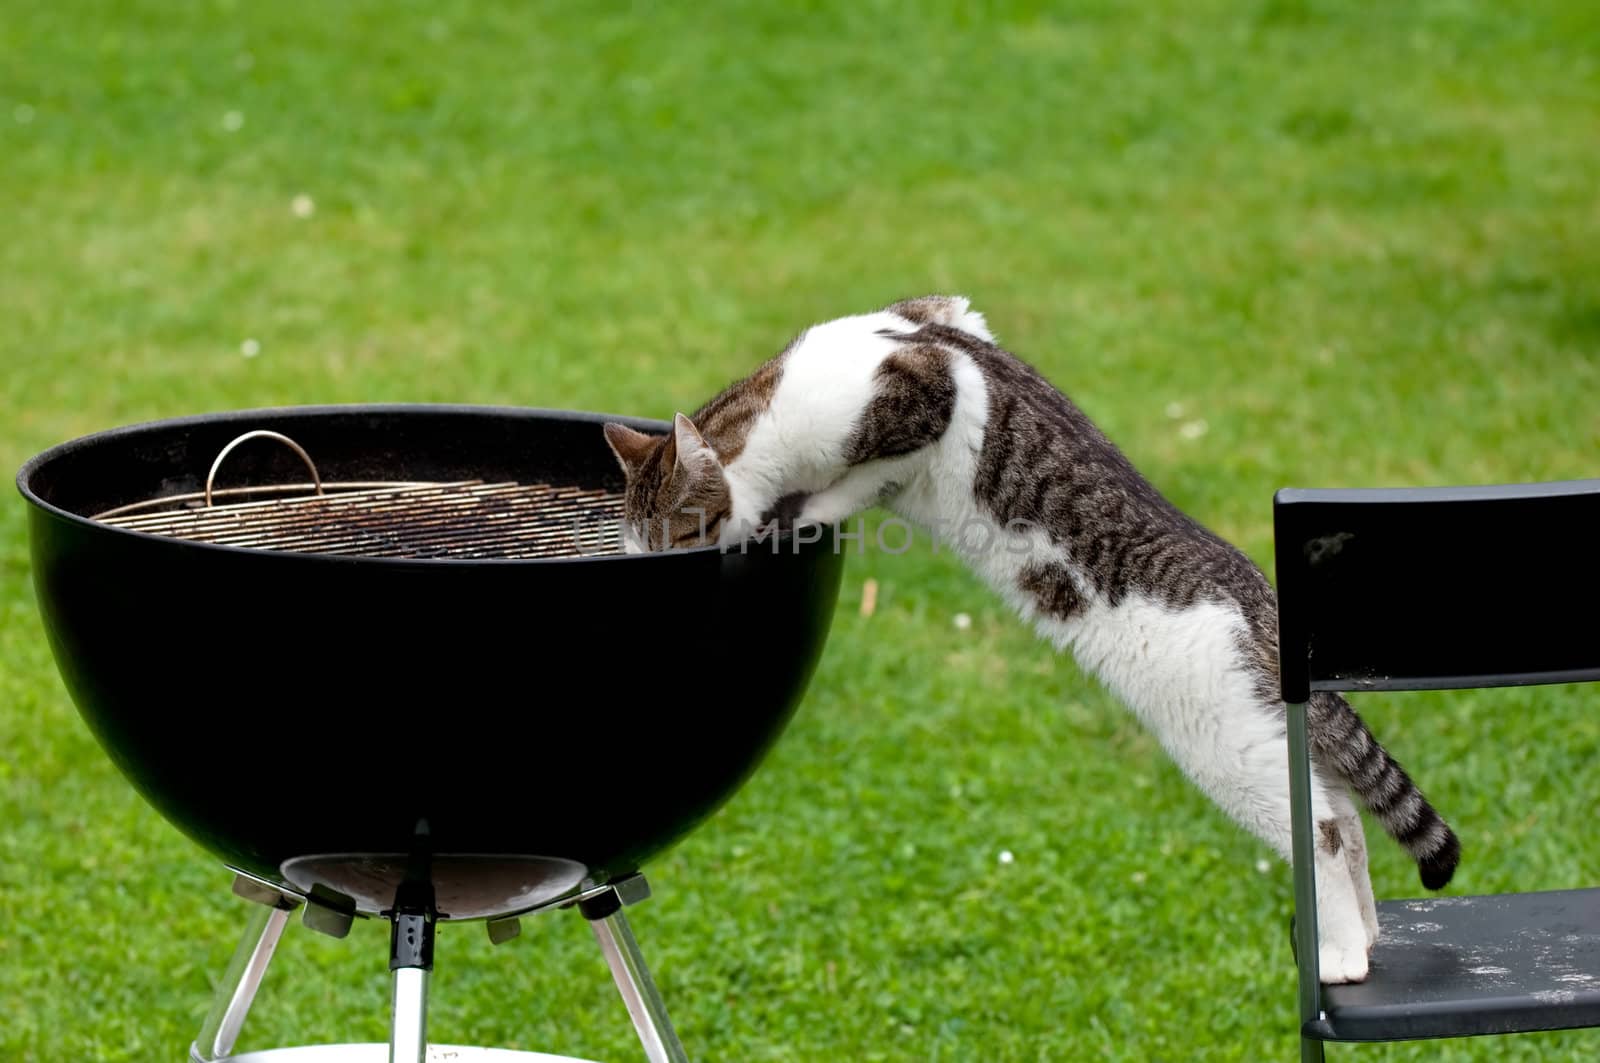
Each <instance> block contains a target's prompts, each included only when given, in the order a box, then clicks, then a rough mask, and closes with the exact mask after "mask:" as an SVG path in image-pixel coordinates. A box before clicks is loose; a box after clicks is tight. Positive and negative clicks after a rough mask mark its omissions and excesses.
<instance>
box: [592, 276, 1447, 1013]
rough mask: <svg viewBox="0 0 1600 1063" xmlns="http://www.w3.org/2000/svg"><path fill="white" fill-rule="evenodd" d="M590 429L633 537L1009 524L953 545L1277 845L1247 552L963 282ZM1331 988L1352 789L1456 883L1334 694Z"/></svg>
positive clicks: (1319, 871) (1328, 768) (1367, 922)
mask: <svg viewBox="0 0 1600 1063" xmlns="http://www.w3.org/2000/svg"><path fill="white" fill-rule="evenodd" d="M605 435H606V439H607V440H608V442H609V443H610V445H611V448H612V450H613V451H614V452H615V453H616V456H617V458H618V460H620V461H621V463H622V466H623V469H624V470H625V472H626V477H627V487H626V500H625V506H624V541H625V548H626V549H628V550H629V551H631V552H638V551H643V550H661V549H671V548H674V547H688V546H700V545H706V544H710V543H720V544H722V545H723V546H724V547H725V548H726V547H727V546H729V545H731V544H738V543H740V542H747V540H748V538H749V537H750V536H752V535H753V534H756V533H757V532H758V530H760V529H764V528H767V527H768V526H769V522H770V521H773V520H779V521H784V522H798V523H799V524H807V523H812V522H815V523H820V524H832V523H835V522H838V521H843V520H845V519H846V518H848V517H850V516H852V515H853V514H855V513H857V512H858V511H860V510H863V509H866V508H868V507H870V506H873V505H882V506H884V507H886V508H888V509H890V510H892V511H893V512H895V513H897V514H899V515H900V516H902V517H903V518H905V519H906V520H908V521H911V522H913V523H919V524H922V525H923V526H925V527H927V526H931V527H937V528H944V529H948V528H959V527H963V526H973V525H980V526H987V527H988V528H990V529H1010V531H1011V533H1012V534H1011V535H1010V536H1008V537H1007V539H1006V546H1005V547H1004V548H1001V547H999V546H998V545H996V541H995V538H994V537H993V536H980V535H970V536H955V537H952V538H951V540H950V547H951V549H952V550H954V551H955V552H956V553H958V554H960V555H961V556H963V558H964V560H965V561H966V562H967V563H968V564H969V565H970V566H971V567H972V568H973V569H974V570H975V571H976V572H977V573H978V574H979V575H980V576H981V577H982V578H983V579H985V580H986V581H987V582H988V583H989V584H990V585H991V586H992V587H994V588H995V589H996V590H997V591H998V592H999V593H1000V594H1001V595H1003V596H1004V597H1005V598H1006V599H1007V600H1008V601H1009V602H1010V603H1011V604H1012V605H1013V606H1014V607H1015V608H1016V609H1017V610H1018V611H1019V612H1020V613H1021V615H1022V616H1023V617H1024V618H1025V619H1027V620H1029V621H1031V622H1032V623H1033V625H1034V627H1035V628H1036V629H1037V631H1038V632H1039V633H1040V634H1041V635H1042V636H1043V637H1045V638H1046V639H1048V640H1049V641H1050V642H1052V643H1054V644H1055V646H1056V647H1057V649H1059V650H1066V649H1068V648H1070V649H1071V651H1072V653H1073V656H1074V657H1075V658H1076V659H1077V661H1078V663H1079V664H1080V666H1081V667H1082V668H1083V669H1084V670H1085V671H1087V672H1089V673H1090V674H1092V675H1095V676H1097V677H1098V678H1099V679H1100V680H1101V681H1102V682H1104V683H1105V684H1106V685H1107V686H1108V687H1109V688H1110V689H1111V690H1112V692H1113V693H1115V694H1116V695H1117V696H1118V697H1119V698H1120V699H1121V700H1122V701H1123V703H1124V704H1126V705H1127V706H1128V707H1129V708H1130V709H1131V710H1132V711H1133V712H1134V713H1135V714H1136V715H1137V717H1138V718H1139V719H1140V720H1141V721H1142V722H1143V724H1144V725H1145V726H1146V727H1148V728H1149V729H1150V731H1151V732H1152V733H1153V734H1154V735H1155V736H1156V737H1157V739H1158V740H1159V741H1160V743H1161V745H1162V747H1163V748H1164V749H1165V750H1166V751H1167V754H1168V755H1169V756H1171V757H1172V759H1173V760H1174V762H1175V763H1176V764H1177V765H1178V766H1179V767H1180V768H1181V769H1182V771H1183V772H1184V774H1185V775H1186V776H1187V777H1188V778H1189V779H1191V780H1192V781H1193V782H1194V783H1195V784H1196V785H1197V786H1198V787H1199V788H1200V789H1201V790H1203V791H1204V792H1205V793H1206V794H1208V795H1209V796H1210V797H1211V798H1212V800H1213V801H1215V802H1216V804H1217V805H1218V806H1220V808H1221V809H1222V810H1223V811H1224V812H1225V813H1227V814H1228V815H1229V816H1230V817H1231V818H1232V819H1233V820H1234V821H1236V822H1237V823H1239V824H1240V825H1242V826H1243V827H1244V828H1246V829H1247V830H1249V831H1251V832H1253V833H1254V834H1255V835H1257V836H1258V837H1260V838H1261V839H1262V840H1263V841H1265V842H1266V843H1267V844H1268V845H1269V846H1271V847H1272V848H1273V849H1274V850H1275V851H1276V852H1277V853H1278V854H1279V855H1280V856H1281V857H1282V858H1284V859H1285V860H1287V859H1289V852H1290V818H1289V773H1288V761H1287V744H1286V736H1285V723H1284V706H1283V702H1282V700H1281V699H1280V697H1279V694H1278V656H1277V614H1276V608H1277V607H1276V599H1275V597H1274V594H1273V591H1272V587H1271V585H1270V583H1269V582H1268V581H1267V578H1266V576H1265V575H1264V574H1263V573H1262V572H1261V571H1260V570H1259V569H1258V568H1257V567H1256V566H1255V565H1254V564H1252V563H1251V562H1250V560H1249V559H1248V558H1247V557H1246V556H1245V555H1244V554H1243V553H1242V552H1240V551H1239V550H1237V549H1236V548H1234V547H1233V546H1231V545H1230V544H1228V543H1227V542H1225V541H1223V540H1222V539H1220V538H1218V537H1217V536H1216V535H1214V534H1212V533H1211V532H1209V531H1208V530H1206V529H1205V528H1204V527H1202V526H1201V525H1199V524H1198V523H1196V522H1195V521H1194V520H1192V519H1191V518H1189V517H1188V516H1186V515H1185V514H1184V513H1183V512H1181V511H1180V510H1179V509H1178V508H1177V507H1176V506H1174V505H1173V504H1172V503H1171V502H1169V501H1168V500H1167V499H1165V498H1164V497H1163V496H1162V495H1161V494H1160V493H1159V492H1158V491H1157V490H1156V489H1155V488H1154V487H1153V486H1152V485H1151V484H1150V483H1149V482H1148V481H1147V480H1146V479H1145V478H1144V477H1143V476H1141V475H1140V474H1139V473H1138V471H1137V470H1136V469H1135V468H1134V467H1133V465H1132V464H1131V463H1130V462H1129V460H1128V459H1127V458H1126V457H1125V456H1124V455H1123V454H1122V453H1121V452H1120V451H1119V450H1118V449H1117V448H1116V447H1115V446H1114V445H1113V444H1112V443H1111V442H1110V441H1109V440H1108V439H1107V438H1106V437H1105V436H1104V435H1103V434H1102V433H1101V432H1100V431H1099V429H1097V428H1096V427H1095V426H1094V425H1093V424H1092V423H1091V422H1090V421H1089V419H1088V418H1087V417H1086V416H1085V415H1084V414H1083V413H1082V412H1081V411H1080V410H1079V409H1078V408H1077V407H1076V406H1075V405H1074V404H1073V403H1072V402H1071V401H1070V400H1069V399H1068V398H1067V397H1066V396H1065V395H1063V394H1062V393H1061V392H1060V391H1058V390H1057V389H1056V388H1055V387H1053V386H1051V384H1050V383H1049V382H1048V381H1046V380H1045V379H1044V378H1043V377H1041V376H1040V375H1039V374H1038V373H1037V372H1036V371H1034V370H1033V369H1032V368H1031V367H1029V366H1028V365H1026V364H1024V363H1023V362H1022V361H1020V360H1019V359H1017V358H1016V357H1014V356H1013V355H1011V354H1010V353H1008V352H1007V351H1005V350H1003V349H1002V348H1001V347H999V346H998V345H997V344H996V343H995V340H994V337H993V336H992V335H991V334H990V332H989V329H988V327H987V325H986V324H985V322H984V319H983V317H982V315H980V314H978V313H976V312H974V311H973V310H972V309H971V308H970V304H969V302H968V300H967V299H965V298H962V297H959V296H928V297H924V298H920V299H910V300H906V301H904V302H900V303H896V304H894V305H893V306H890V307H888V308H886V309H884V310H881V311H878V312H875V313H869V314H861V315H855V316H850V317H844V318H839V319H837V320H834V321H829V322H826V323H824V324H819V325H816V326H814V327H812V328H809V329H807V330H806V331H805V332H803V333H802V334H801V335H800V336H799V337H797V338H796V339H795V340H794V341H793V342H792V343H791V344H790V345H789V346H788V347H787V348H786V349H785V350H784V351H783V352H782V353H781V354H779V355H778V356H777V357H775V358H773V359H772V360H770V361H768V362H767V363H766V364H764V365H762V366H761V367H760V368H759V369H757V370H756V372H755V373H754V374H752V375H751V376H750V377H748V378H746V379H745V380H742V381H740V382H738V383H736V384H734V385H732V386H731V387H729V388H727V389H726V390H724V391H723V392H722V393H721V394H720V395H718V396H717V397H716V398H714V399H712V400H711V401H710V402H709V403H707V404H706V405H705V406H704V407H702V408H701V409H700V410H699V411H698V412H696V413H695V415H694V416H693V417H692V418H691V417H685V416H684V415H683V414H681V413H680V414H678V415H677V416H676V417H675V418H674V422H673V431H672V432H670V433H669V434H667V435H665V436H652V435H646V434H643V433H640V432H636V431H633V430H631V429H629V428H626V427H623V426H621V425H617V424H608V425H607V426H606V428H605ZM1307 711H1308V723H1309V729H1310V745H1311V751H1312V758H1313V763H1314V771H1313V778H1312V790H1313V794H1312V809H1313V813H1314V816H1315V822H1316V824H1317V826H1318V833H1317V838H1318V843H1317V846H1316V868H1315V871H1316V886H1317V899H1318V907H1317V911H1318V917H1319V918H1318V922H1319V931H1320V940H1321V943H1322V944H1321V950H1320V956H1319V960H1320V963H1321V970H1322V977H1323V980H1324V981H1325V982H1330V983H1331V982H1352V981H1361V980H1363V979H1365V978H1366V976H1367V967H1368V956H1369V952H1370V949H1371V947H1372V944H1373V942H1374V941H1375V940H1376V939H1377V935H1378V924H1377V916H1376V912H1375V910H1374V905H1373V894H1372V886H1371V883H1370V880H1369V877H1368V872H1367V851H1366V842H1365V838H1364V836H1363V832H1362V825H1361V820H1360V818H1359V816H1358V815H1357V812H1356V807H1355V805H1354V803H1353V802H1352V800H1351V794H1352V793H1353V794H1355V795H1356V796H1358V797H1359V798H1360V799H1361V801H1362V802H1363V803H1364V804H1365V805H1366V807H1367V808H1368V809H1370V810H1371V811H1372V813H1373V814H1374V815H1375V816H1376V817H1377V818H1378V820H1379V821H1380V822H1381V823H1382V824H1383V826H1384V828H1385V829H1386V830H1387V831H1388V832H1389V833H1390V834H1391V835H1393V837H1394V838H1395V839H1396V840H1397V841H1398V842H1399V844H1400V845H1401V846H1402V847H1404V848H1405V850H1406V851H1407V852H1408V853H1410V855H1411V856H1412V857H1413V858H1414V859H1415V860H1416V862H1417V865H1418V868H1419V871H1420V874H1421V878H1422V882H1423V885H1424V886H1426V887H1428V888H1429V889H1440V888H1442V887H1443V886H1444V885H1445V884H1446V883H1448V882H1449V881H1450V877H1451V875H1452V874H1453V873H1454V871H1455V867H1456V863H1457V861H1458V859H1459V857H1460V844H1459V842H1458V840H1457V838H1456V836H1455V835H1454V833H1452V832H1451V830H1450V828H1449V827H1448V826H1447V825H1446V824H1445V822H1444V821H1443V820H1442V819H1441V818H1440V816H1439V814H1438V813H1437V812H1435V811H1434V809H1433V808H1432V806H1430V805H1429V803H1428V802H1427V800H1426V799H1424V797H1423V796H1422V794H1421V793H1420V792H1419V791H1418V789H1417V787H1416V786H1415V785H1414V784H1413V783H1412V781H1411V779H1410V778H1409V777H1407V775H1406V773H1405V771H1404V770H1402V769H1401V767H1400V766H1399V765H1398V764H1397V763H1396V762H1395V761H1394V760H1393V759H1392V758H1390V756H1389V755H1388V753H1387V752H1385V750H1384V749H1383V747H1382V746H1380V745H1379V744H1378V742H1377V740H1376V739H1375V738H1373V736H1372V734H1371V732H1370V731H1368V729H1367V727H1366V725H1365V724H1364V723H1362V721H1361V720H1360V718H1359V717H1357V715H1356V713H1355V711H1354V710H1353V709H1351V707H1350V705H1349V704H1348V703H1347V702H1346V701H1345V700H1344V699H1343V698H1340V697H1338V696H1337V695H1334V694H1328V693H1316V694H1313V695H1312V700H1311V702H1310V703H1309V705H1308V708H1307Z"/></svg>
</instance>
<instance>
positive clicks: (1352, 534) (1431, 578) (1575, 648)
mask: <svg viewBox="0 0 1600 1063" xmlns="http://www.w3.org/2000/svg"><path fill="white" fill-rule="evenodd" d="M1273 523H1274V535H1275V539H1276V551H1277V584H1278V628H1279V645H1280V647H1281V650H1282V660H1281V662H1280V668H1281V673H1282V688H1283V689H1282V693H1283V698H1284V700H1285V701H1287V702H1290V703H1292V704H1299V703H1301V702H1304V701H1305V700H1306V699H1307V698H1308V697H1309V696H1310V692H1311V691H1313V690H1339V691H1352V690H1423V689H1450V688H1465V687H1491V686H1513V685H1532V684H1541V683H1567V682H1582V681H1592V680H1600V480H1575V481H1565V482H1557V483H1538V484H1512V485H1506V486H1493V487H1430V488H1362V489H1331V490H1298V489H1287V488H1286V489H1284V490H1281V491H1279V492H1278V493H1277V494H1276V495H1275V496H1274V498H1273Z"/></svg>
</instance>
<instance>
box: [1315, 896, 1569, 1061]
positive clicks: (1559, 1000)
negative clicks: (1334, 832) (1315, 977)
mask: <svg viewBox="0 0 1600 1063" xmlns="http://www.w3.org/2000/svg"><path fill="white" fill-rule="evenodd" d="M1378 925H1379V928H1380V931H1381V932H1380V934H1379V937H1378V943H1377V944H1376V945H1375V946H1374V947H1373V950H1372V963H1371V970H1370V973H1369V974H1368V976H1367V980H1366V981H1365V982H1361V983H1359V984H1355V985H1332V986H1325V987H1324V988H1323V1015H1324V1017H1323V1018H1322V1019H1321V1020H1318V1021H1313V1022H1309V1023H1306V1025H1305V1031H1304V1032H1305V1034H1306V1036H1308V1037H1312V1038H1316V1039H1318V1040H1323V1041H1402V1040H1420V1039H1424V1038H1438V1037H1471V1036H1476V1035H1480V1034H1505V1033H1524V1032H1528V1031H1534V1030H1562V1029H1575V1028H1580V1027H1590V1026H1600V888H1593V889H1577V890H1553V891H1546V892H1536V893H1505V894H1496V895H1490V896H1477V897H1427V898H1420V899H1417V900H1396V901H1380V902H1379V903H1378Z"/></svg>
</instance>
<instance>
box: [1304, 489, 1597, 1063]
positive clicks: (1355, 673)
mask: <svg viewBox="0 0 1600 1063" xmlns="http://www.w3.org/2000/svg"><path fill="white" fill-rule="evenodd" d="M1273 518H1274V537H1275V547H1276V555H1277V583H1278V610H1279V615H1278V624H1279V631H1278V640H1279V649H1280V657H1281V668H1282V688H1283V690H1282V693H1283V700H1284V702H1285V703H1286V705H1287V706H1288V731H1289V766H1290V772H1289V774H1290V794H1291V804H1292V810H1293V816H1294V843H1293V846H1294V847H1293V866H1294V908H1295V917H1294V921H1293V939H1294V946H1295V947H1294V954H1295V962H1296V966H1297V967H1298V969H1299V980H1300V1038H1301V1041H1300V1044H1301V1053H1300V1057H1301V1059H1302V1061H1313V1060H1314V1061H1320V1060H1321V1059H1322V1058H1323V1044H1324V1042H1327V1041H1410V1040H1424V1039H1432V1038H1453V1037H1471V1036H1477V1035H1484V1034H1511V1033H1526V1032H1531V1031H1536V1030H1561V1029H1575V1028H1582V1027H1593V1026H1600V887H1588V888H1578V889H1567V890H1555V891H1544V892H1528V893H1505V894H1491V895H1487V896H1447V897H1432V898H1418V899H1411V900H1384V901H1379V903H1378V919H1379V925H1380V928H1381V933H1380V936H1379V940H1378V943H1377V945H1376V946H1374V948H1373V951H1372V957H1371V966H1370V972H1369V974H1368V977H1367V980H1366V981H1365V982H1362V983H1358V984H1351V985H1333V986H1324V985H1322V984H1321V982H1320V978H1319V972H1318V970H1317V899H1316V887H1315V883H1314V877H1313V873H1312V860H1313V848H1312V846H1313V843H1314V833H1313V825H1312V821H1311V807H1310V791H1311V766H1310V760H1309V758H1308V756H1307V747H1306V714H1305V704H1306V702H1307V700H1308V699H1309V698H1310V696H1311V692H1312V691H1316V690H1332V691H1341V692H1350V691H1363V690H1451V689H1466V688H1474V687H1503V686H1522V685H1540V684H1553V683H1578V682H1600V480H1584V481H1573V482H1564V483H1542V484H1516V485H1509V486H1497V487H1448V488H1423V489H1395V488H1382V489H1360V490H1353V489H1343V490H1290V489H1285V490H1282V491H1279V492H1278V493H1277V495H1276V496H1275V497H1274V500H1273ZM1402 759H1403V758H1402ZM1573 782H1574V784H1575V785H1579V786H1592V787H1595V788H1596V790H1597V792H1600V776H1595V777H1590V778H1584V779H1575V780H1573ZM1444 811H1445V812H1446V814H1447V816H1448V810H1444ZM1457 820H1459V817H1457ZM1456 826H1458V827H1459V826H1461V824H1460V823H1459V822H1457V823H1456ZM1590 827H1591V829H1592V825H1590ZM1591 837H1592V836H1591ZM1464 848H1465V850H1466V852H1465V859H1480V860H1483V859H1493V854H1492V853H1484V852H1482V851H1481V850H1474V849H1473V848H1472V847H1471V846H1464Z"/></svg>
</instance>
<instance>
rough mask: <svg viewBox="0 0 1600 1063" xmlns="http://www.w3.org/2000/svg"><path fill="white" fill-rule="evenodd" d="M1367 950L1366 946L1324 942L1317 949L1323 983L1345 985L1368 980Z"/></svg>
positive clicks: (1318, 964)
mask: <svg viewBox="0 0 1600 1063" xmlns="http://www.w3.org/2000/svg"><path fill="white" fill-rule="evenodd" d="M1367 966H1368V960H1367V950H1366V947H1365V946H1357V947H1353V948H1352V947H1349V946H1339V945H1333V944H1324V945H1323V946H1322V947H1321V948H1320V949H1319V950H1318V951H1317V967H1318V970H1319V973H1320V974H1321V977H1322V984H1323V985H1343V984H1345V983H1347V982H1365V981H1366V980H1367Z"/></svg>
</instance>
